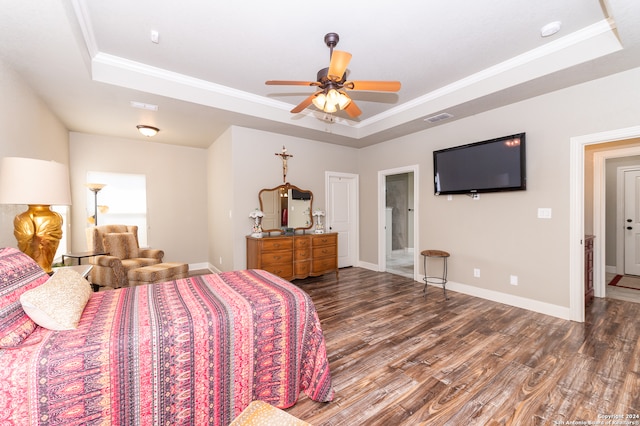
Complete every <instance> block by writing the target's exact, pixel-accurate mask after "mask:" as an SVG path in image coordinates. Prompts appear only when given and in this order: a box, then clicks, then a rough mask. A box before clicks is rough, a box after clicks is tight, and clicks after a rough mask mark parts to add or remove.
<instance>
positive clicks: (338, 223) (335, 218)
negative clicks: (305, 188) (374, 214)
mask: <svg viewBox="0 0 640 426" xmlns="http://www.w3.org/2000/svg"><path fill="white" fill-rule="evenodd" d="M326 192H327V216H326V220H327V223H326V229H327V230H328V231H329V232H337V233H338V268H346V267H347V266H354V265H355V264H356V261H357V258H358V175H353V174H345V173H335V172H327V173H326Z"/></svg>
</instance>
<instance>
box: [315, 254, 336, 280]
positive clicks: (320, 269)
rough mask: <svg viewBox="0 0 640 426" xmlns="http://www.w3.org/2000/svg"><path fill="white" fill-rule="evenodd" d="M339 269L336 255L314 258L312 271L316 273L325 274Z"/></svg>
mask: <svg viewBox="0 0 640 426" xmlns="http://www.w3.org/2000/svg"><path fill="white" fill-rule="evenodd" d="M337 269H338V260H337V258H336V257H335V256H334V257H327V258H324V259H315V258H314V259H313V261H312V262H311V273H312V274H314V275H318V274H324V273H326V272H330V271H335V270H337Z"/></svg>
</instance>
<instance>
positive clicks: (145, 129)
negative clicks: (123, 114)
mask: <svg viewBox="0 0 640 426" xmlns="http://www.w3.org/2000/svg"><path fill="white" fill-rule="evenodd" d="M136 127H137V128H138V131H139V132H140V133H142V134H143V135H144V136H146V137H148V138H150V137H151V136H155V135H156V134H157V133H158V132H159V131H160V129H158V128H157V127H153V126H145V125H143V124H138V125H137V126H136Z"/></svg>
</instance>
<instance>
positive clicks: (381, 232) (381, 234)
mask: <svg viewBox="0 0 640 426" xmlns="http://www.w3.org/2000/svg"><path fill="white" fill-rule="evenodd" d="M419 171H420V167H419V165H417V164H414V165H411V166H404V167H397V168H395V169H387V170H380V171H378V272H385V271H386V270H387V254H386V251H385V249H386V244H387V241H386V240H387V237H386V233H385V229H384V228H385V221H386V204H387V203H386V192H385V191H386V187H387V185H386V179H387V176H391V175H400V174H404V173H413V209H414V212H413V247H414V249H413V279H414V281H419V280H418V270H419V255H420V250H419V249H418V247H420V239H419V235H420V232H419V231H420V230H419V226H418V224H419V222H418V218H419V217H420V188H419V183H420V173H419Z"/></svg>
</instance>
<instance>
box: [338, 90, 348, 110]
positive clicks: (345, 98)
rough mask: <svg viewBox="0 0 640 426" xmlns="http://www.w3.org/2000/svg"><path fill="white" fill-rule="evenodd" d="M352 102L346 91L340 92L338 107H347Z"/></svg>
mask: <svg viewBox="0 0 640 426" xmlns="http://www.w3.org/2000/svg"><path fill="white" fill-rule="evenodd" d="M350 103H351V98H349V97H348V96H347V95H346V93H344V92H338V108H340V109H345V108H346V107H347V106H348V105H349V104H350Z"/></svg>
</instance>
